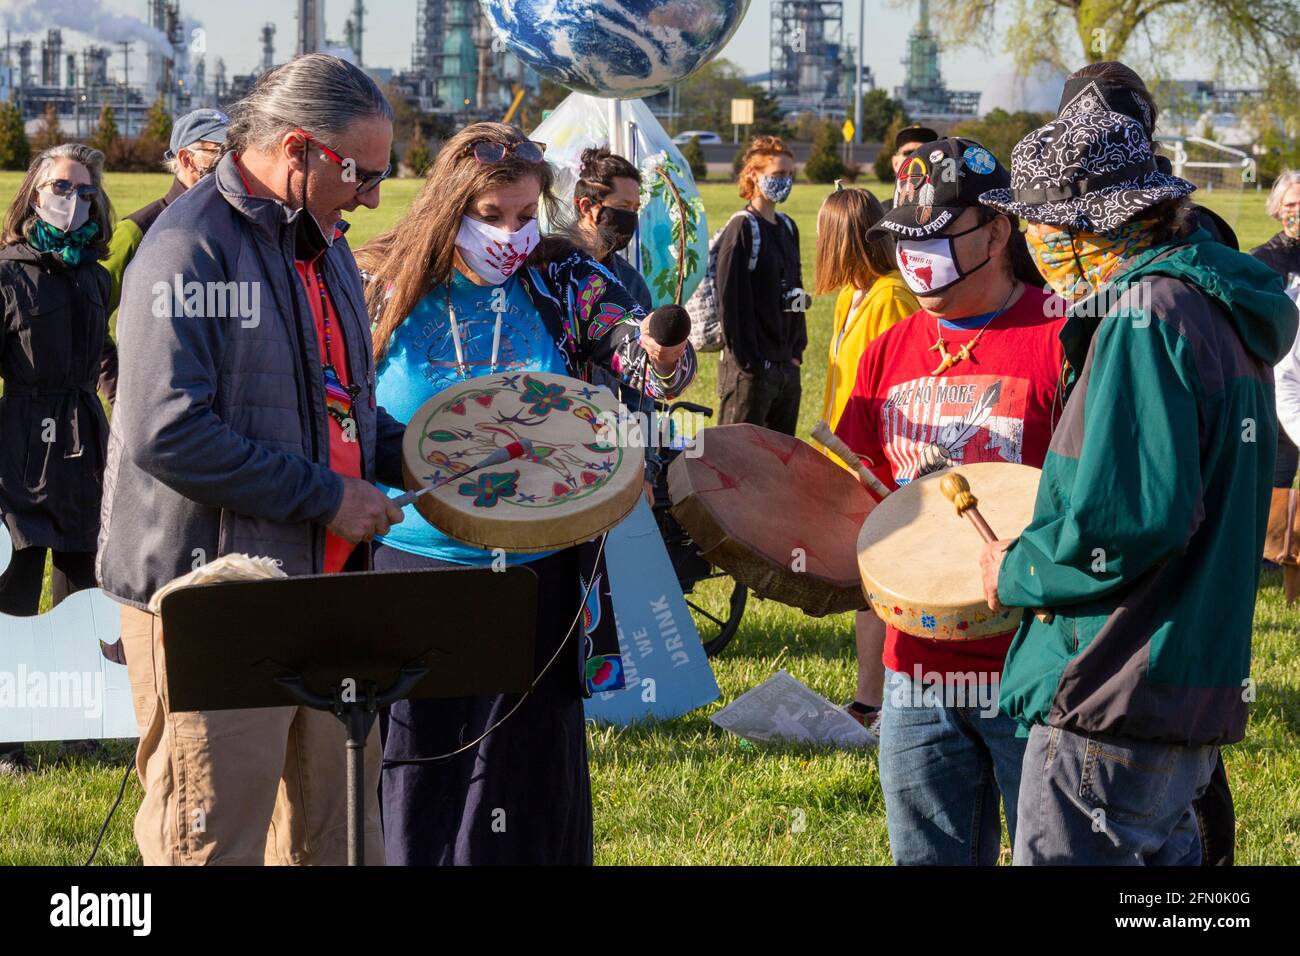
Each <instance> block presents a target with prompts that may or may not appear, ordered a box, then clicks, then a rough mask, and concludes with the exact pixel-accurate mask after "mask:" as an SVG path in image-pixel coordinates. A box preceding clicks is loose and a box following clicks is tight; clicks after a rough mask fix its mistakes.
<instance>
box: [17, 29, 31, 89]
mask: <svg viewBox="0 0 1300 956" xmlns="http://www.w3.org/2000/svg"><path fill="white" fill-rule="evenodd" d="M31 81H32V41H31V40H19V41H18V85H19V86H27V85H28V84H30V83H31Z"/></svg>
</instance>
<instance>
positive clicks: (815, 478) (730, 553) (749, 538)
mask: <svg viewBox="0 0 1300 956" xmlns="http://www.w3.org/2000/svg"><path fill="white" fill-rule="evenodd" d="M692 456H694V457H692ZM668 492H669V495H670V496H671V497H672V501H673V516H674V517H675V518H676V519H677V520H678V521H679V522H680V523H681V525H682V527H683V528H685V529H686V530H687V531H688V532H689V533H690V535H691V537H692V538H694V539H695V543H696V544H697V545H698V546H699V548H700V553H701V554H702V555H703V556H704V558H705V559H706V560H708V561H709V562H710V563H712V564H713V565H715V566H716V567H719V568H721V569H722V570H723V571H726V572H727V573H728V574H730V575H731V576H732V577H734V578H735V579H736V580H737V581H739V582H741V583H742V584H744V585H746V586H747V587H749V588H750V589H751V590H752V591H753V592H754V593H755V594H756V595H758V596H759V597H763V598H770V599H771V600H773V601H780V602H781V603H782V604H788V605H790V606H791V607H797V608H800V609H801V610H803V611H805V612H807V613H808V614H811V615H814V616H817V617H820V616H821V615H823V614H833V613H837V612H840V611H851V610H854V609H855V608H860V607H865V606H866V601H865V600H864V599H863V596H862V580H861V578H860V577H859V576H858V558H857V548H856V543H857V540H858V530H859V529H860V528H861V527H862V522H863V521H864V520H865V519H866V517H867V515H868V514H869V513H870V511H871V509H872V508H873V507H875V499H873V498H872V497H871V495H870V494H868V493H867V491H866V489H865V488H863V487H862V485H861V484H860V483H859V482H858V481H857V479H856V478H854V477H853V476H852V475H850V474H849V473H848V472H847V471H845V470H844V469H843V468H840V467H839V466H838V465H836V464H835V463H833V462H832V461H831V460H830V459H829V458H827V457H826V456H825V455H823V454H821V453H820V452H818V451H816V450H815V449H814V448H813V447H812V446H811V445H807V444H805V443H804V442H802V441H800V440H799V439H797V438H793V437H791V436H789V435H782V434H781V433H779V432H774V431H769V430H768V429H766V428H760V427H759V426H757V425H721V426H719V427H717V428H706V429H704V431H702V432H701V433H700V434H699V435H698V436H697V438H696V447H695V448H694V449H693V450H692V451H687V452H685V453H683V454H682V455H681V456H680V457H678V458H677V459H676V460H675V461H674V462H673V463H672V465H671V466H670V467H669V469H668Z"/></svg>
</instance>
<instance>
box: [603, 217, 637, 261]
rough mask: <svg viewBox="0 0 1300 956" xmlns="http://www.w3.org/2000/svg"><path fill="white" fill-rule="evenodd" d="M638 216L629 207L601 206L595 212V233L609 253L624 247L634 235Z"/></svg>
mask: <svg viewBox="0 0 1300 956" xmlns="http://www.w3.org/2000/svg"><path fill="white" fill-rule="evenodd" d="M638 218H639V216H638V214H637V213H635V212H633V211H632V210H630V209H615V208H614V207H613V206H601V207H600V212H598V213H596V234H597V235H598V236H599V237H600V243H601V245H602V246H603V247H604V248H606V249H608V250H609V253H613V252H619V251H621V250H623V249H626V248H627V244H628V243H629V242H631V241H632V237H633V236H634V235H636V224H637V220H638ZM609 253H606V254H607V255H608V254H609Z"/></svg>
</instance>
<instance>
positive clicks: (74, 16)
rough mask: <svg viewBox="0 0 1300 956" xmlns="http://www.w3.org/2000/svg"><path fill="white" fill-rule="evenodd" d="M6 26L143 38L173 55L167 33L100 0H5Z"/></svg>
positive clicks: (32, 30)
mask: <svg viewBox="0 0 1300 956" xmlns="http://www.w3.org/2000/svg"><path fill="white" fill-rule="evenodd" d="M4 5H5V8H4V9H3V10H0V14H3V17H4V25H5V26H6V27H7V28H8V29H10V30H13V31H14V32H15V33H19V34H22V33H44V32H45V31H46V30H49V29H52V28H54V27H62V28H64V29H67V30H76V31H78V32H80V33H85V34H87V35H89V36H93V37H95V38H96V39H98V40H105V41H107V42H109V43H123V42H126V41H128V40H140V41H141V42H143V43H146V44H148V45H149V46H151V47H153V48H154V49H155V50H157V51H158V52H159V53H160V54H162V55H163V56H167V57H170V56H171V55H172V47H171V44H170V43H168V42H167V35H166V34H165V33H163V32H162V31H161V30H155V29H154V28H153V27H151V26H149V24H147V23H145V22H144V21H143V20H139V19H137V18H135V17H129V16H123V15H121V14H117V13H110V12H109V11H107V10H105V9H104V8H103V5H102V4H101V3H100V0H4Z"/></svg>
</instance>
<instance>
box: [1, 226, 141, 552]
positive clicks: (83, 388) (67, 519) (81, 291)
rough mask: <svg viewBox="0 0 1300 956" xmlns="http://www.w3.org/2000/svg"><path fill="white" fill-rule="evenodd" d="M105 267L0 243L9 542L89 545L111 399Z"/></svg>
mask: <svg viewBox="0 0 1300 956" xmlns="http://www.w3.org/2000/svg"><path fill="white" fill-rule="evenodd" d="M109 289H110V280H109V275H108V272H107V271H105V269H104V268H103V267H102V266H101V265H99V263H97V262H94V261H92V260H85V261H83V262H81V263H80V264H79V265H77V266H68V265H65V264H64V263H63V262H62V260H60V259H59V258H57V257H56V256H54V255H51V254H48V253H40V252H37V251H36V250H35V249H33V248H31V246H28V245H25V244H16V245H11V246H6V247H5V248H3V249H0V378H2V379H3V380H4V395H3V397H0V513H3V515H4V521H5V524H6V525H7V527H8V529H9V534H10V536H11V537H12V538H13V544H14V547H15V548H26V547H43V548H54V549H56V550H59V551H94V550H95V544H96V538H97V537H98V534H99V504H100V496H101V490H102V488H101V485H102V481H103V475H104V460H105V457H106V452H107V448H108V420H107V418H105V416H104V409H103V407H102V406H101V405H100V403H99V398H98V397H97V396H96V394H95V390H96V386H98V387H99V389H101V390H102V391H103V392H104V397H105V398H107V399H108V400H109V401H112V400H113V396H114V393H115V392H116V390H117V347H116V345H114V343H113V340H112V338H110V337H109V334H108V301H109Z"/></svg>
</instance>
